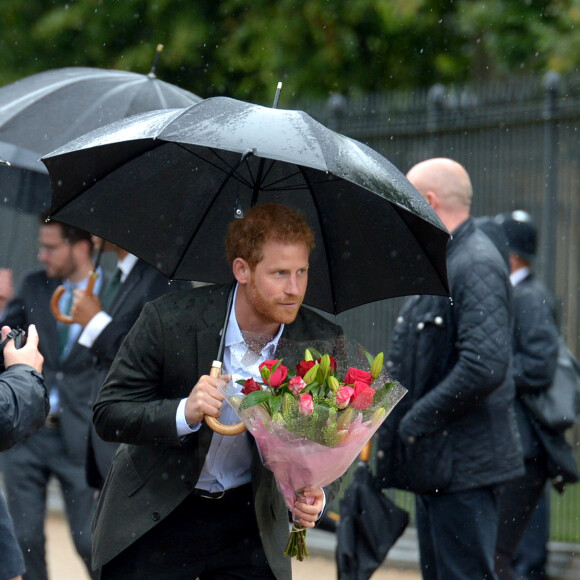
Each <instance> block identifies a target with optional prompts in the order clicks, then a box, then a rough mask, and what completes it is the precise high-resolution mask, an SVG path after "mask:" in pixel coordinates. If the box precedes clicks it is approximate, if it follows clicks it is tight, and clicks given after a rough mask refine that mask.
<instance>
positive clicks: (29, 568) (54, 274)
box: [2, 219, 104, 580]
mask: <svg viewBox="0 0 580 580" xmlns="http://www.w3.org/2000/svg"><path fill="white" fill-rule="evenodd" d="M92 253H93V243H92V239H91V236H90V234H89V233H88V232H86V231H83V230H79V229H77V228H73V227H70V226H66V225H64V224H62V223H59V222H55V221H48V222H47V221H45V220H44V219H43V220H42V221H41V225H40V228H39V251H38V259H39V261H40V263H41V264H42V267H40V268H34V269H33V270H31V271H29V272H27V273H26V274H25V275H24V277H23V278H22V280H21V282H20V284H19V287H18V289H17V291H16V293H15V295H14V297H13V298H12V300H11V301H10V302H9V303H8V305H7V307H6V311H5V314H4V319H3V323H4V324H7V325H9V326H11V327H12V328H14V327H23V328H24V327H26V326H27V325H29V324H35V325H36V328H37V330H38V334H39V336H40V341H41V342H40V344H41V352H42V355H43V357H44V367H43V371H44V377H45V382H46V385H47V388H48V390H49V398H50V407H51V408H50V413H49V414H48V416H47V419H46V421H45V424H44V425H43V426H42V427H41V428H40V429H39V431H38V432H37V433H36V434H35V435H34V436H32V437H30V438H29V439H27V440H25V441H21V442H20V443H18V444H17V445H15V446H14V447H13V448H12V449H10V450H8V451H7V452H6V453H3V454H2V465H3V473H4V481H5V484H6V498H7V501H8V508H9V510H10V513H11V515H12V518H13V520H14V528H15V531H16V537H17V538H18V541H19V544H20V548H21V549H22V553H23V554H24V561H25V564H26V575H25V579H26V580H47V578H48V572H47V566H46V557H45V534H44V523H45V517H46V500H47V489H48V485H49V481H50V479H51V477H55V478H57V479H58V481H59V483H60V487H61V489H62V492H63V494H62V495H63V500H64V503H65V505H66V516H67V520H68V523H69V526H70V529H71V534H72V539H73V542H74V544H75V548H76V550H77V552H78V553H79V555H80V556H81V558H82V559H83V560H84V562H85V564H86V567H87V571H88V573H89V575H90V576H91V577H95V578H96V577H97V575H96V573H94V572H92V570H90V554H91V527H90V526H91V519H92V517H93V513H94V509H95V506H96V500H95V498H94V490H93V489H92V488H91V487H90V486H89V485H88V484H87V482H86V478H85V464H86V448H87V440H88V432H89V425H90V421H91V393H92V391H93V385H94V383H95V382H96V381H98V380H99V374H98V372H97V369H96V368H95V364H94V357H93V355H92V354H91V353H90V352H89V351H88V350H87V349H85V348H84V347H82V346H80V345H79V344H78V343H77V340H78V336H79V334H80V332H81V330H82V328H81V326H80V325H79V324H70V325H67V324H64V323H63V322H60V321H59V322H57V320H56V319H55V318H54V316H53V314H52V312H51V306H50V304H51V300H52V297H53V294H54V292H55V290H56V289H57V287H58V286H59V285H61V284H62V285H63V286H64V288H65V292H64V293H63V295H62V297H61V298H60V301H59V309H60V311H61V312H62V313H63V314H68V312H69V311H70V306H71V305H72V301H73V294H74V290H75V289H76V288H86V286H87V283H88V280H89V274H90V272H92V270H93V261H92ZM98 271H100V269H99V270H98ZM103 285H104V280H103V277H102V276H101V275H99V276H98V277H97V279H96V282H95V286H94V289H93V291H94V293H95V294H98V293H99V292H100V290H101V287H103Z"/></svg>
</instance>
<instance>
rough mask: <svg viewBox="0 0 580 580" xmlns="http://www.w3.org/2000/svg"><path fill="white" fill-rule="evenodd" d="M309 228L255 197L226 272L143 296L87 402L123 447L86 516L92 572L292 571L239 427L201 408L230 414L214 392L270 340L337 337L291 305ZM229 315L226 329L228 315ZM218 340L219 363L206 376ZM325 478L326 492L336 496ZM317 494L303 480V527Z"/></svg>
mask: <svg viewBox="0 0 580 580" xmlns="http://www.w3.org/2000/svg"><path fill="white" fill-rule="evenodd" d="M313 247H314V236H313V233H312V231H311V229H310V227H309V226H308V224H307V223H306V221H305V220H304V219H303V218H302V216H301V215H300V214H298V213H297V212H295V211H294V210H291V209H289V208H287V207H285V206H282V205H278V204H271V203H269V204H262V205H260V204H259V205H256V206H254V207H253V208H252V209H250V210H249V211H248V212H247V213H246V215H245V217H243V218H241V219H238V220H235V221H234V222H232V223H231V224H230V227H229V230H228V234H227V239H226V248H227V255H228V260H229V262H230V264H231V266H232V271H233V274H234V277H235V280H236V285H235V287H234V293H233V297H232V302H231V310H230V304H229V301H228V295H230V292H229V290H230V286H226V287H224V286H206V287H202V288H198V289H192V290H189V291H185V292H180V293H172V294H169V295H167V296H164V297H162V298H160V299H158V300H156V301H154V302H152V303H149V304H147V305H146V306H145V307H144V309H143V312H142V314H141V316H140V318H139V320H138V321H137V323H136V325H135V326H134V327H133V329H132V330H131V332H130V333H129V335H128V336H127V339H126V340H125V342H124V343H123V345H122V346H121V349H120V351H119V354H118V355H117V358H116V359H115V362H114V363H113V366H112V368H111V371H110V373H109V375H108V377H107V379H106V381H105V384H104V385H103V387H102V389H101V391H100V393H99V396H98V399H97V402H96V403H95V407H94V417H93V419H94V424H95V427H96V430H97V433H98V434H99V435H100V436H101V437H102V438H103V439H105V440H109V441H117V442H122V443H125V445H121V447H120V448H119V451H118V453H117V454H116V456H115V459H114V461H113V466H112V469H111V471H110V472H109V475H108V477H107V480H106V482H105V485H104V488H103V492H102V494H101V497H100V500H99V506H98V508H97V514H96V517H95V521H94V544H93V566H95V567H101V566H102V578H103V580H107V579H110V578H126V579H131V578H135V579H136V578H142V577H148V578H168V577H171V578H176V579H180V578H183V579H188V580H189V579H191V578H195V577H196V576H199V577H200V578H204V577H207V578H210V577H211V578H216V579H217V578H224V579H225V578H233V577H239V578H249V577H252V578H264V579H266V578H268V579H271V578H277V579H289V578H291V566H290V559H289V558H284V556H283V552H284V548H285V546H286V543H287V540H288V533H289V526H288V512H287V508H286V506H285V502H284V500H283V498H282V495H281V493H280V492H279V490H278V489H277V486H276V482H275V480H274V477H273V474H272V473H271V472H270V471H268V470H267V469H266V468H265V467H264V466H263V465H262V462H261V461H260V458H259V455H258V453H257V450H256V446H255V445H254V444H253V441H252V439H251V437H250V435H249V434H248V433H242V434H241V435H237V436H233V437H227V436H226V437H224V436H221V435H218V434H214V433H212V431H211V430H210V429H209V428H208V427H207V425H206V424H205V423H204V422H203V417H204V416H206V415H207V416H210V417H220V416H221V420H222V421H223V422H226V423H227V422H232V420H234V421H235V416H234V415H233V411H231V409H230V408H229V407H228V406H227V405H224V406H223V407H222V403H223V401H224V397H223V396H222V394H221V393H220V391H219V390H218V389H217V387H218V386H224V385H225V384H226V380H227V379H228V378H229V377H228V376H227V375H230V374H233V373H236V374H241V375H242V376H246V377H249V376H254V378H257V377H258V376H259V375H258V365H259V364H260V363H261V362H263V361H264V360H267V359H272V358H274V355H275V352H276V349H277V345H278V342H279V340H280V339H281V338H282V337H283V338H284V339H285V340H293V341H298V340H300V341H308V340H320V339H334V338H336V337H338V336H340V334H341V330H340V328H339V327H337V326H335V325H334V324H332V323H330V322H329V321H327V320H326V319H325V318H323V317H321V316H319V315H317V314H316V313H314V312H313V311H310V310H308V309H307V308H303V307H301V304H302V301H303V299H304V295H305V293H306V288H307V282H308V265H309V255H310V251H311V249H312V248H313ZM228 312H229V321H228V322H227V325H226V327H225V328H224V327H223V326H224V318H226V314H228ZM222 332H223V333H225V336H224V345H225V350H224V360H223V362H224V373H227V375H226V374H224V375H222V376H221V377H220V378H214V377H212V376H208V375H206V374H204V373H205V372H207V371H209V368H210V367H211V365H212V361H213V359H214V358H215V356H216V352H217V350H218V345H219V342H220V334H221V333H222ZM334 487H335V486H334V485H333V486H331V488H332V489H331V488H329V489H327V490H326V491H327V493H328V496H327V499H328V500H330V499H332V496H333V493H334V491H335V490H334V489H333V488H334ZM324 502H325V494H324V492H323V490H321V489H314V488H312V489H307V490H305V491H304V497H303V498H301V499H298V500H297V501H296V504H295V507H294V510H293V511H294V516H295V517H296V518H297V519H299V520H300V522H301V523H302V524H303V525H305V526H306V527H313V526H314V523H315V521H316V520H317V518H318V517H319V515H320V513H321V512H322V510H323V507H324Z"/></svg>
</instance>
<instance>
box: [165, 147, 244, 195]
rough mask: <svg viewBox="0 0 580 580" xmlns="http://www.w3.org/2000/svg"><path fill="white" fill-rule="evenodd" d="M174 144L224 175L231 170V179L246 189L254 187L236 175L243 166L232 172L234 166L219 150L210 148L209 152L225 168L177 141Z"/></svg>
mask: <svg viewBox="0 0 580 580" xmlns="http://www.w3.org/2000/svg"><path fill="white" fill-rule="evenodd" d="M172 143H173V144H174V145H177V146H178V147H180V148H181V149H183V150H185V151H187V152H188V153H189V154H190V155H192V156H193V157H195V158H197V159H200V160H201V161H203V162H204V163H207V164H208V165H211V167H213V168H215V169H217V170H218V171H220V172H222V173H225V172H226V169H227V170H229V175H228V176H229V177H231V178H233V179H235V180H236V181H238V182H240V183H241V184H242V185H245V186H246V187H252V184H251V182H249V181H247V180H246V179H244V178H243V177H241V176H239V175H235V172H236V171H237V170H238V169H239V167H240V165H241V164H238V166H237V167H235V168H234V169H233V171H232V166H231V165H230V164H229V163H228V162H227V161H226V160H225V159H224V158H223V157H222V156H221V155H219V154H218V150H217V149H213V148H209V147H208V149H209V151H210V152H211V153H213V154H214V155H215V157H217V158H218V159H219V160H220V161H221V162H222V164H223V165H225V168H224V167H223V166H220V165H219V164H217V163H215V162H214V161H211V160H209V159H206V158H205V157H202V156H201V155H200V154H199V153H196V152H195V151H192V150H191V149H189V148H187V147H186V146H185V145H184V144H183V143H178V142H176V141H173V142H172ZM248 168H249V167H248Z"/></svg>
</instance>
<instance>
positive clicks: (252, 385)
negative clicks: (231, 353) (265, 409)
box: [242, 379, 261, 395]
mask: <svg viewBox="0 0 580 580" xmlns="http://www.w3.org/2000/svg"><path fill="white" fill-rule="evenodd" d="M260 389H261V387H260V385H259V384H258V383H257V382H256V381H255V380H254V379H247V380H246V381H244V387H243V388H242V393H243V394H244V395H249V394H250V393H253V392H254V391H259V390H260Z"/></svg>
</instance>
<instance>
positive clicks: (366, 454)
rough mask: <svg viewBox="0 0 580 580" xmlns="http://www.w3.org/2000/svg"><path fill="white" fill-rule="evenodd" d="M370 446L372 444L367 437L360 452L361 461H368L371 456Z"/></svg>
mask: <svg viewBox="0 0 580 580" xmlns="http://www.w3.org/2000/svg"><path fill="white" fill-rule="evenodd" d="M371 446H372V442H371V439H369V440H368V441H367V442H366V443H365V446H364V447H363V448H362V450H361V452H360V455H359V459H360V460H361V461H364V462H365V463H368V462H369V459H370V458H371Z"/></svg>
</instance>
